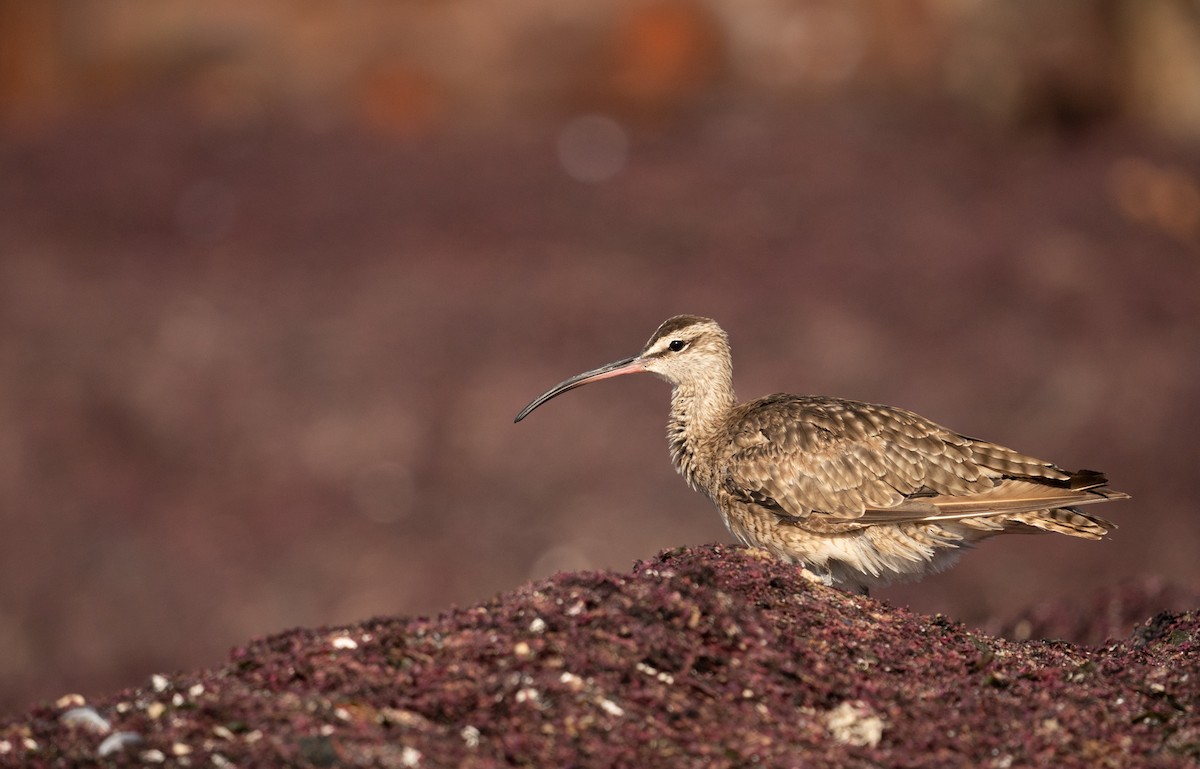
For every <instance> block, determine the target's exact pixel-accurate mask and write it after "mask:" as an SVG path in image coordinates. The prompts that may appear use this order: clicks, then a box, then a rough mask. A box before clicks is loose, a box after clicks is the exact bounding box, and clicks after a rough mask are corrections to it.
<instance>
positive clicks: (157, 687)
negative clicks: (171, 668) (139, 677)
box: [150, 673, 171, 692]
mask: <svg viewBox="0 0 1200 769" xmlns="http://www.w3.org/2000/svg"><path fill="white" fill-rule="evenodd" d="M170 685H171V682H170V681H169V680H167V677H166V676H164V675H161V674H159V673H155V674H154V675H152V676H150V686H151V687H152V688H153V689H154V691H156V692H164V691H166V690H167V687H168V686H170Z"/></svg>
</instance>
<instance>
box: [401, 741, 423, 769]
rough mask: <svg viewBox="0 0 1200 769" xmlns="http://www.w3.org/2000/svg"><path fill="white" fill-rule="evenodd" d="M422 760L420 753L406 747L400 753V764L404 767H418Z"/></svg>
mask: <svg viewBox="0 0 1200 769" xmlns="http://www.w3.org/2000/svg"><path fill="white" fill-rule="evenodd" d="M422 758H423V756H422V755H421V751H419V750H417V749H416V748H413V747H409V746H407V745H405V746H404V749H403V750H401V751H400V763H401V764H402V765H404V766H420V764H421V759H422Z"/></svg>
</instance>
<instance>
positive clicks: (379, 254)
mask: <svg viewBox="0 0 1200 769" xmlns="http://www.w3.org/2000/svg"><path fill="white" fill-rule="evenodd" d="M1048 6H1052V7H1048ZM0 52H2V53H0V142H2V143H0V420H2V424H3V429H0V531H2V532H3V539H2V540H0V542H2V548H3V550H2V552H3V557H2V559H0V710H3V711H15V710H18V709H20V708H23V707H25V706H26V705H27V704H29V703H30V702H32V701H34V700H44V699H52V698H54V697H56V696H58V695H60V694H63V693H65V692H68V691H81V692H82V693H84V694H89V693H96V692H100V691H104V690H106V689H110V688H116V687H120V686H126V685H133V684H138V683H141V682H142V681H144V680H145V677H146V676H147V675H148V674H149V673H151V672H154V671H166V670H174V669H181V668H188V667H193V666H199V665H208V664H213V663H215V662H218V661H220V660H221V659H223V658H224V655H225V650H226V649H227V648H228V647H230V646H232V645H234V644H236V643H241V642H244V641H245V640H246V639H247V638H248V637H250V636H252V635H260V634H265V633H270V632H273V631H277V630H281V629H284V628H287V627H290V626H294V625H320V624H333V623H342V622H349V621H352V620H356V619H361V618H365V617H367V616H370V615H375V614H411V613H432V612H437V611H439V610H441V609H444V608H446V607H448V606H449V605H450V604H452V603H458V604H462V603H468V602H473V601H476V600H478V599H480V598H483V597H485V596H487V595H490V594H491V593H494V592H496V591H500V590H504V589H507V588H510V587H513V586H515V585H517V584H519V583H520V582H522V581H524V580H526V579H528V578H531V577H536V576H542V575H545V574H548V573H551V572H553V571H555V570H560V569H581V568H592V567H596V568H599V567H612V568H618V569H626V568H628V566H629V565H630V564H631V562H632V561H633V560H635V559H638V558H645V557H648V556H650V555H652V554H653V553H654V552H655V551H657V550H659V549H661V548H665V547H672V546H677V545H683V544H695V543H702V542H709V541H713V540H723V541H724V540H728V536H727V535H726V533H725V532H724V531H723V529H722V528H721V526H720V523H719V520H718V517H717V515H716V513H715V511H714V510H713V509H712V508H711V507H710V505H709V503H708V502H707V501H705V500H704V499H703V498H701V497H700V496H698V495H696V494H694V493H693V492H691V491H689V490H688V489H687V488H686V487H685V485H684V484H683V483H682V481H680V480H679V479H678V478H677V477H675V475H674V473H673V471H672V469H671V467H670V463H669V460H668V457H667V450H666V445H665V440H664V435H663V432H664V425H665V419H666V411H667V390H666V387H665V385H663V384H662V383H661V382H657V381H655V380H653V379H652V378H649V377H646V378H644V379H642V378H632V379H625V380H621V381H617V382H612V383H604V384H600V385H596V386H594V387H591V388H588V389H586V390H582V391H580V392H577V393H572V394H571V395H569V396H567V397H564V398H562V399H561V400H557V401H555V402H554V403H553V404H551V405H549V406H547V407H544V408H543V409H541V410H539V411H538V412H537V413H536V414H535V415H534V416H533V417H532V418H530V419H529V420H528V421H526V422H523V423H522V424H521V425H519V426H514V425H513V424H512V417H513V415H514V414H515V413H516V411H517V410H518V409H519V408H520V407H521V406H522V405H524V404H525V403H526V402H527V401H528V400H529V399H530V398H532V397H533V396H535V395H537V394H538V393H539V392H541V391H542V390H543V389H545V388H546V387H548V386H550V385H552V384H554V383H556V382H558V381H559V380H560V379H562V378H564V377H566V376H568V375H570V374H574V373H577V372H579V371H582V370H584V369H587V368H591V367H594V366H596V365H599V364H601V363H605V362H608V361H610V360H614V359H616V358H619V357H623V356H626V355H630V354H633V353H634V352H636V351H637V350H638V349H639V347H640V345H641V344H642V343H643V342H644V340H645V338H646V337H647V336H648V335H649V334H650V332H651V331H652V330H653V329H654V327H655V326H656V325H657V324H658V323H659V322H660V321H662V320H663V319H664V318H666V317H668V316H669V315H672V314H675V313H679V312H689V313H698V314H704V315H709V316H712V317H716V318H718V319H719V320H720V321H721V323H722V324H723V325H724V326H725V328H726V329H727V330H728V331H729V333H730V334H731V336H732V339H733V343H734V352H735V359H736V364H737V369H736V371H737V375H736V380H737V383H738V387H739V392H740V393H741V394H742V396H743V397H752V396H756V395H760V394H764V393H766V392H770V391H775V390H790V391H794V392H809V393H820V394H836V395H841V396H846V397H855V398H861V399H865V400H871V401H878V402H885V403H891V404H895V405H899V406H903V407H906V408H910V409H914V410H916V411H919V412H921V413H923V414H925V415H927V416H929V417H931V418H934V419H936V420H938V421H940V422H942V423H944V424H946V425H948V426H950V427H952V428H954V429H957V430H960V431H962V432H965V433H967V434H971V435H978V436H981V437H985V438H988V439H992V440H996V441H998V442H1001V443H1005V444H1007V445H1011V446H1013V447H1015V448H1017V449H1019V450H1021V451H1025V452H1028V453H1031V454H1034V455H1036V456H1041V457H1045V458H1047V459H1051V460H1054V461H1057V462H1059V463H1061V464H1064V465H1066V466H1069V467H1090V468H1096V469H1100V470H1105V471H1107V472H1108V473H1109V475H1110V477H1111V479H1112V482H1113V485H1114V486H1115V487H1116V488H1119V489H1122V490H1124V491H1128V492H1130V493H1132V494H1133V495H1134V499H1133V501H1131V502H1127V503H1122V504H1120V505H1112V506H1110V507H1108V508H1107V509H1105V510H1104V511H1103V512H1104V514H1105V515H1109V516H1111V517H1112V518H1113V519H1114V520H1116V521H1117V522H1118V523H1119V524H1120V526H1121V528H1120V529H1119V530H1118V531H1117V532H1116V533H1115V535H1114V536H1113V537H1112V539H1111V540H1110V541H1108V542H1105V543H1102V544H1095V543H1087V542H1081V541H1075V540H1069V539H1066V538H1060V537H1038V538H1033V537H1030V538H1020V537H1012V538H1006V539H1004V540H998V541H994V542H989V543H987V544H985V545H984V546H982V547H981V548H980V550H979V551H978V552H976V553H973V554H971V555H969V556H967V557H966V558H965V559H964V561H963V563H962V564H961V565H960V566H959V567H957V568H955V569H954V570H953V571H951V572H948V573H947V574H944V575H940V576H938V577H934V578H930V579H927V580H925V581H924V582H922V583H920V584H919V585H916V586H900V587H896V588H892V589H889V590H887V591H885V593H884V594H883V595H884V597H885V598H888V599H890V600H892V601H894V602H896V603H899V604H905V605H910V606H912V607H913V608H915V609H919V610H922V611H929V612H935V611H936V612H943V613H945V614H948V615H950V616H953V617H955V618H958V619H962V620H964V621H967V622H970V623H972V624H976V625H981V626H982V625H984V624H985V623H987V622H989V621H993V622H994V621H995V618H997V617H1002V616H1005V615H1008V614H1011V613H1013V612H1015V611H1017V610H1018V609H1019V608H1020V607H1023V606H1026V605H1029V604H1031V603H1033V602H1035V601H1038V600H1041V599H1046V598H1053V599H1057V600H1059V601H1066V602H1068V603H1070V602H1072V601H1079V602H1084V601H1086V600H1087V597H1088V596H1089V595H1090V592H1091V591H1092V590H1093V589H1094V588H1095V586H1097V585H1109V584H1113V583H1116V582H1119V581H1121V580H1122V579H1125V578H1128V577H1132V576H1134V575H1140V574H1147V573H1150V574H1155V575H1158V576H1160V577H1162V578H1163V579H1165V580H1168V581H1173V582H1178V583H1183V584H1188V585H1195V584H1196V583H1197V582H1200V559H1198V558H1197V556H1196V552H1197V541H1198V539H1197V535H1198V534H1200V517H1197V515H1196V513H1195V506H1194V502H1193V496H1194V492H1193V487H1194V477H1195V474H1196V459H1197V452H1196V449H1195V441H1196V435H1197V434H1198V432H1200V354H1198V351H1200V185H1198V183H1197V180H1198V179H1200V156H1198V153H1197V149H1196V148H1197V143H1196V142H1197V138H1198V137H1200V92H1198V91H1197V89H1195V87H1194V84H1195V83H1196V82H1200V23H1198V20H1197V17H1196V13H1195V6H1194V4H1192V3H1189V2H1187V1H1186V0H1131V2H1116V1H1115V0H1109V1H1107V2H1103V1H1101V0H1094V1H1086V0H1078V1H1077V2H1060V3H1054V4H1045V3H1041V2H1033V1H1032V0H1030V1H1028V2H1015V1H1014V0H989V1H985V2H974V3H961V4H955V3H946V2H938V1H937V0H909V1H907V2H901V1H900V0H895V1H894V2H893V1H891V0H875V1H873V2H872V1H868V0H861V1H860V2H786V3H784V2H773V1H771V0H758V1H756V2H739V3H720V2H716V1H715V0H713V2H707V3H701V2H683V1H682V0H679V1H675V2H671V1H670V0H667V1H665V2H637V1H634V0H628V1H627V2H621V3H617V4H611V5H602V6H597V7H581V8H564V7H561V4H559V3H538V2H534V1H533V0H505V1H504V2H501V3H494V4H482V3H478V4H476V3H466V2H457V3H454V2H452V3H420V2H406V3H391V2H388V3H378V2H376V3H361V4H356V5H354V6H353V9H351V8H350V7H348V6H344V5H342V4H337V5H326V4H301V5H300V6H294V5H293V4H290V3H279V2H263V3H234V2H224V1H221V2H210V3H206V4H204V6H203V8H197V7H194V6H193V5H192V4H184V3H162V4H155V5H153V6H147V5H145V4H142V3H134V2H122V1H116V0H105V1H104V2H100V1H99V0H97V1H95V2H70V3H68V2H42V3H26V2H22V1H21V0H0Z"/></svg>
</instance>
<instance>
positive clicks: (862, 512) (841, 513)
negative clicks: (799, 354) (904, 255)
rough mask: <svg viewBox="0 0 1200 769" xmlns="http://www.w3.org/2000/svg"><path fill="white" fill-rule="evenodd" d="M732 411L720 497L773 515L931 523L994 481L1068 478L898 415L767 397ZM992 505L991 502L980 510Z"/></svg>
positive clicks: (864, 406) (855, 405)
mask: <svg viewBox="0 0 1200 769" xmlns="http://www.w3.org/2000/svg"><path fill="white" fill-rule="evenodd" d="M739 410H740V411H742V413H741V414H738V415H737V417H736V418H738V419H740V420H741V429H740V430H739V431H738V434H737V435H736V436H735V438H734V441H733V443H734V448H733V451H732V453H731V454H730V455H729V457H728V461H727V463H726V467H725V483H726V488H727V489H728V490H729V491H730V492H731V493H733V494H734V495H736V496H738V497H740V498H742V499H746V500H747V501H752V502H755V503H758V504H761V505H764V506H766V507H769V508H772V509H774V510H776V512H778V513H779V514H781V515H786V516H792V517H797V518H803V517H807V516H810V515H813V514H819V515H823V516H830V517H833V518H839V519H847V520H850V519H863V518H864V516H865V518H866V519H867V520H869V521H870V522H873V523H880V522H884V521H889V522H901V521H905V520H922V519H927V518H931V517H936V516H938V515H939V514H940V513H941V503H943V502H947V501H950V500H956V501H961V500H966V499H971V498H973V497H976V496H977V495H979V496H980V497H981V498H980V501H981V502H983V500H986V499H988V498H989V495H995V492H994V491H992V490H993V489H994V488H995V487H996V486H997V483H998V481H1000V479H1001V478H1002V477H1004V476H1010V477H1023V478H1034V479H1038V480H1039V481H1043V480H1044V482H1046V483H1049V484H1051V485H1053V486H1059V485H1063V484H1066V483H1067V482H1068V481H1069V478H1070V476H1069V475H1068V474H1067V473H1065V472H1063V471H1062V470H1060V469H1059V468H1056V467H1054V466H1053V465H1050V464H1048V463H1046V462H1042V461H1040V460H1037V459H1033V458H1031V457H1026V456H1023V455H1021V454H1018V453H1016V452H1014V451H1011V450H1009V449H1006V448H1004V447H1002V446H997V445H995V444H990V443H984V442H982V441H974V440H972V439H970V438H967V437H965V436H962V435H959V434H957V433H954V432H952V431H950V430H947V429H945V428H943V427H941V426H940V425H937V424H935V423H933V422H930V421H929V420H927V419H925V418H923V417H921V416H918V415H917V414H913V413H912V412H909V411H904V410H903V409H896V408H891V407H888V406H877V405H873V404H868V403H859V402H856V401H846V400H838V399H832V398H819V397H798V396H790V395H775V396H768V397H767V398H763V399H760V400H758V401H753V402H751V403H748V404H745V405H744V406H742V407H740V409H739ZM935 502H936V503H937V504H935ZM997 502H1000V500H998V499H996V498H995V496H992V498H991V500H990V501H989V502H987V503H985V504H983V505H982V506H983V507H987V506H989V505H992V504H995V503H997ZM999 506H1000V507H1003V504H1000V505H999ZM1042 506H1044V504H1043V505H1042ZM970 507H971V506H969V505H968V506H967V507H964V508H963V510H967V509H968V508H970ZM962 514H963V513H962V512H961V511H960V512H959V515H962ZM974 514H976V515H978V514H979V511H978V510H974ZM864 522H865V521H864Z"/></svg>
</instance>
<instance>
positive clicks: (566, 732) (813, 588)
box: [0, 546, 1200, 769]
mask: <svg viewBox="0 0 1200 769" xmlns="http://www.w3.org/2000/svg"><path fill="white" fill-rule="evenodd" d="M1198 652H1200V615H1198V614H1197V612H1195V611H1191V612H1186V613H1181V614H1169V613H1163V614H1159V615H1157V616H1155V617H1153V618H1151V619H1149V620H1148V621H1146V622H1145V623H1143V624H1142V625H1140V626H1139V627H1138V628H1137V629H1136V630H1135V631H1134V633H1133V634H1132V635H1131V636H1129V637H1128V638H1126V639H1124V640H1122V641H1118V642H1113V641H1110V642H1108V643H1107V644H1106V645H1103V646H1095V647H1081V646H1073V645H1071V644H1068V643H1065V642H1048V641H1024V642H1018V641H1010V640H1004V639H1000V638H995V637H991V636H988V635H984V634H981V633H977V632H972V631H969V630H967V629H966V628H965V627H963V626H962V625H960V624H958V623H955V622H953V621H950V620H947V619H945V618H943V617H940V616H939V617H928V616H922V615H918V614H913V613H911V612H908V611H905V610H903V609H897V608H894V607H892V606H889V605H887V604H885V603H882V602H879V601H876V600H873V599H870V598H865V597H861V596H854V595H849V594H846V593H842V592H838V591H836V590H832V589H830V588H826V587H823V586H819V585H813V584H811V583H809V582H808V581H806V580H805V579H804V578H803V577H802V576H801V575H800V574H799V572H798V571H797V570H796V569H794V568H792V567H789V566H786V565H783V564H780V563H776V562H774V561H772V560H769V559H765V558H760V557H756V555H755V553H754V552H753V551H747V550H744V549H741V548H733V547H724V546H710V547H699V548H688V549H681V550H674V551H669V552H666V553H663V554H660V555H659V556H658V557H657V558H655V559H654V560H652V561H648V562H643V563H639V564H638V565H637V566H636V567H635V568H634V570H633V571H632V573H629V574H621V573H613V572H587V573H571V574H559V575H557V576H555V577H553V578H550V579H547V580H543V581H540V582H534V583H530V584H527V585H525V586H523V587H521V588H519V589H517V590H514V591H512V592H509V593H504V594H502V595H499V596H497V597H495V598H494V599H492V600H490V601H488V602H486V603H482V604H480V605H477V606H473V607H470V608H464V609H455V610H452V611H448V612H446V613H445V614H443V615H441V616H438V617H435V618H396V619H392V618H381V619H373V620H369V621H366V622H363V623H361V624H358V625H354V626H350V627H340V628H322V629H317V630H306V629H301V630H293V631H290V632H286V633H282V634H279V635H276V636H273V637H270V638H266V639H263V640H259V641H255V642H253V643H251V644H249V645H248V646H246V647H245V648H238V649H235V650H234V651H233V653H232V657H231V660H230V662H229V664H227V665H226V666H224V667H221V668H216V669H212V670H202V671H196V672H192V673H179V674H174V675H164V676H155V677H154V679H153V680H152V681H150V682H148V685H147V686H146V687H145V688H141V689H130V690H127V691H123V692H120V693H118V694H116V695H115V696H112V697H108V698H105V699H103V700H101V701H97V702H94V703H84V702H82V700H81V698H78V697H72V696H68V697H64V698H63V699H62V700H60V701H59V702H58V703H56V704H55V705H53V706H49V705H48V706H44V707H39V708H37V709H35V710H33V711H32V712H30V713H28V714H26V715H25V716H22V717H20V718H18V719H15V720H10V721H8V722H6V723H3V724H0V765H3V766H31V767H38V766H76V765H90V764H93V763H104V764H106V765H109V764H113V763H115V764H117V765H135V764H136V765H144V764H146V763H166V764H169V765H192V766H228V765H236V766H379V767H421V766H428V767H442V766H446V767H450V766H461V767H501V766H542V767H563V766H596V767H601V766H602V767H659V766H662V767H666V766H669V767H688V766H696V767H701V766H703V767H736V766H749V765H756V766H781V767H782V766H805V767H867V766H905V767H938V766H946V767H961V766H980V767H1010V766H1012V767H1016V766H1055V767H1088V768H1089V769H1092V768H1093V767H1104V766H1113V767H1118V766H1119V767H1138V766H1162V767H1185V766H1195V765H1196V762H1197V760H1200V715H1198V713H1197V703H1198V698H1200V675H1198V673H1200V669H1198V667H1200V666H1198V665H1197V661H1196V660H1197V653H1198Z"/></svg>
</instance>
